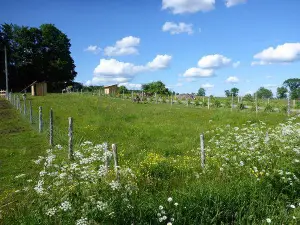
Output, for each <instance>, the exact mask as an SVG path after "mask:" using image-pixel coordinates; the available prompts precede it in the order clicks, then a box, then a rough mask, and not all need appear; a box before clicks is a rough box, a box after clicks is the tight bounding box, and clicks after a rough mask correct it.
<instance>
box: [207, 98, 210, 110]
mask: <svg viewBox="0 0 300 225" xmlns="http://www.w3.org/2000/svg"><path fill="white" fill-rule="evenodd" d="M209 105H210V97H208V102H207V109H209Z"/></svg>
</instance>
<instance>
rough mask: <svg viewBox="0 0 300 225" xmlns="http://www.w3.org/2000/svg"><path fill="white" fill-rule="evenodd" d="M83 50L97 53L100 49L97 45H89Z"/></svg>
mask: <svg viewBox="0 0 300 225" xmlns="http://www.w3.org/2000/svg"><path fill="white" fill-rule="evenodd" d="M84 51H85V52H92V53H94V54H98V53H99V52H100V51H101V48H100V47H98V46H97V45H90V46H89V47H87V48H85V49H84Z"/></svg>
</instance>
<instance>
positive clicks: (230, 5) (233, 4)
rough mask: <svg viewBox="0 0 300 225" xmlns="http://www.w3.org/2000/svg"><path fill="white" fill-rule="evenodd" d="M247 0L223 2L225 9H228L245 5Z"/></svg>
mask: <svg viewBox="0 0 300 225" xmlns="http://www.w3.org/2000/svg"><path fill="white" fill-rule="evenodd" d="M246 2H247V0H225V5H226V7H227V8H230V7H232V6H235V5H239V4H243V3H246Z"/></svg>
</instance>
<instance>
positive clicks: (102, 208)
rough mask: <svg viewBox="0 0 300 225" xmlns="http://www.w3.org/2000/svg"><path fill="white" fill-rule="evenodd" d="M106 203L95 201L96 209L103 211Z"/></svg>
mask: <svg viewBox="0 0 300 225" xmlns="http://www.w3.org/2000/svg"><path fill="white" fill-rule="evenodd" d="M107 206H108V205H107V203H106V202H102V201H97V209H99V210H100V211H103V210H105V209H106V208H107Z"/></svg>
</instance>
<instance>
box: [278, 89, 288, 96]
mask: <svg viewBox="0 0 300 225" xmlns="http://www.w3.org/2000/svg"><path fill="white" fill-rule="evenodd" d="M287 92H288V89H287V88H286V87H278V88H277V98H286V97H287Z"/></svg>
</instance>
